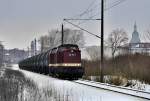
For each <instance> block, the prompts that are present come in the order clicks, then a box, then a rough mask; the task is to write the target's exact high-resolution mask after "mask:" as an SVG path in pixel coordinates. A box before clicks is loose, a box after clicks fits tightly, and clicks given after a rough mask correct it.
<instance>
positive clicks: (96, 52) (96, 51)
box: [86, 46, 100, 61]
mask: <svg viewBox="0 0 150 101" xmlns="http://www.w3.org/2000/svg"><path fill="white" fill-rule="evenodd" d="M86 51H87V53H88V55H89V56H90V59H91V60H93V61H96V60H99V59H100V47H99V46H90V47H87V48H86Z"/></svg>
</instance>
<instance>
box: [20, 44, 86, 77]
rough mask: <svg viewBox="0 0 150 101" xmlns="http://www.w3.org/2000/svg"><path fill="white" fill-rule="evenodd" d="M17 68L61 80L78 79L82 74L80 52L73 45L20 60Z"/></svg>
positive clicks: (59, 47) (66, 45)
mask: <svg viewBox="0 0 150 101" xmlns="http://www.w3.org/2000/svg"><path fill="white" fill-rule="evenodd" d="M19 68H21V69H25V70H28V71H33V72H37V73H43V74H49V75H51V76H54V77H58V78H62V79H78V78H81V77H82V76H83V73H84V69H83V67H82V66H81V52H80V50H79V48H78V46H77V45H74V44H64V45H60V46H58V47H56V48H53V49H51V50H48V51H47V52H45V53H41V54H38V55H36V56H33V57H30V58H27V59H25V60H22V61H20V62H19Z"/></svg>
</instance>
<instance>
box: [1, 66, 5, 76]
mask: <svg viewBox="0 0 150 101" xmlns="http://www.w3.org/2000/svg"><path fill="white" fill-rule="evenodd" d="M4 73H5V69H4V68H0V77H3V75H4Z"/></svg>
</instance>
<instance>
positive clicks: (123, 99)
mask: <svg viewBox="0 0 150 101" xmlns="http://www.w3.org/2000/svg"><path fill="white" fill-rule="evenodd" d="M13 69H15V70H19V68H18V65H14V66H13ZM19 71H21V72H23V73H24V74H25V75H26V76H27V77H29V78H31V79H33V80H34V82H36V83H37V85H38V87H39V88H46V89H47V88H53V89H55V92H56V94H57V95H58V96H59V97H61V96H63V97H65V99H67V100H65V101H149V100H146V99H142V98H137V97H133V96H129V95H125V94H121V93H116V92H113V91H107V90H103V89H98V88H94V87H89V86H85V85H81V84H77V83H75V82H72V81H67V80H59V79H56V78H52V77H49V76H45V75H41V74H37V73H32V72H29V71H25V70H19ZM55 101H57V100H55Z"/></svg>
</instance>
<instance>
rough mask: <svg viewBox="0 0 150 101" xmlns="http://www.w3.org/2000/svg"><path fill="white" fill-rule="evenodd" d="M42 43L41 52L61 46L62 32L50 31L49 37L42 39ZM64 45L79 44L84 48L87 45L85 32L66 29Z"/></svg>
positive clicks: (42, 37)
mask: <svg viewBox="0 0 150 101" xmlns="http://www.w3.org/2000/svg"><path fill="white" fill-rule="evenodd" d="M40 43H41V50H42V51H41V52H44V51H46V50H48V49H51V48H54V47H56V46H58V45H61V31H58V30H51V31H48V35H45V36H41V37H40ZM64 44H77V45H78V46H79V47H83V46H84V44H85V42H84V36H83V32H82V31H81V30H71V29H65V30H64Z"/></svg>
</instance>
